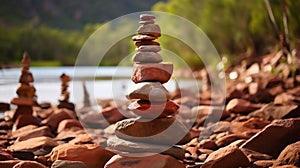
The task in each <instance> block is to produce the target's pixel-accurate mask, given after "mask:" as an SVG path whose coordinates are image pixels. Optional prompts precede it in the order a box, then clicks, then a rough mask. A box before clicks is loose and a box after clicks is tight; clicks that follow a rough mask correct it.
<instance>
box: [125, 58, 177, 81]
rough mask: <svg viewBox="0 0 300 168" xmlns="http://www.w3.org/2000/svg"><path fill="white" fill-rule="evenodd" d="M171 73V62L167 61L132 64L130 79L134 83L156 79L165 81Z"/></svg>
mask: <svg viewBox="0 0 300 168" xmlns="http://www.w3.org/2000/svg"><path fill="white" fill-rule="evenodd" d="M172 73H173V64H172V63H167V62H161V63H145V64H138V63H135V64H134V65H133V73H132V76H131V80H132V81H133V82H134V83H140V82H149V81H158V82H160V83H166V82H168V81H169V79H170V77H171V75H172Z"/></svg>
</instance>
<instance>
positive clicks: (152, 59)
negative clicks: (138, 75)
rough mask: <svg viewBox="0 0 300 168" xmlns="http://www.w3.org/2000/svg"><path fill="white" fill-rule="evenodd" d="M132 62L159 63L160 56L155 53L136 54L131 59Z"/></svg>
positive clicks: (160, 60)
mask: <svg viewBox="0 0 300 168" xmlns="http://www.w3.org/2000/svg"><path fill="white" fill-rule="evenodd" d="M132 60H133V61H134V62H138V63H160V62H162V60H163V59H162V56H161V55H160V54H158V53H155V52H138V53H136V54H134V56H133V57H132Z"/></svg>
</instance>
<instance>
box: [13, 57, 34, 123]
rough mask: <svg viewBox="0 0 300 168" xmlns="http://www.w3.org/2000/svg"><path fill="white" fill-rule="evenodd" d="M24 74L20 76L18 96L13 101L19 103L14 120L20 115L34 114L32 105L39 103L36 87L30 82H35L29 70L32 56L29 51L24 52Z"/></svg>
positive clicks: (15, 103)
mask: <svg viewBox="0 0 300 168" xmlns="http://www.w3.org/2000/svg"><path fill="white" fill-rule="evenodd" d="M22 67H23V68H22V74H21V76H20V78H19V83H20V86H19V88H18V89H17V92H16V93H17V95H18V97H17V98H14V99H13V100H12V101H11V103H12V104H14V105H17V106H18V107H17V109H16V111H15V114H14V116H13V121H16V119H17V118H18V117H19V115H30V116H32V112H33V109H32V106H33V105H37V101H36V95H35V91H36V90H35V88H34V87H33V86H32V85H31V84H30V83H32V82H34V79H33V76H32V73H31V72H30V71H29V68H30V57H29V54H28V53H27V52H24V53H23V59H22Z"/></svg>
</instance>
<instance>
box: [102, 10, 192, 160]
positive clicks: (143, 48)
mask: <svg viewBox="0 0 300 168" xmlns="http://www.w3.org/2000/svg"><path fill="white" fill-rule="evenodd" d="M154 19H155V16H153V15H149V14H142V15H140V22H139V23H140V24H141V26H140V27H139V28H138V30H137V32H138V35H136V36H134V37H132V40H133V41H135V45H136V46H137V49H136V51H137V53H136V54H135V55H134V56H133V61H134V62H135V63H134V66H133V73H132V77H131V79H132V81H133V82H134V83H135V85H133V86H132V87H131V88H129V90H128V94H127V95H126V97H127V98H128V99H130V100H131V101H132V102H131V104H130V105H129V107H128V109H129V110H131V111H132V112H134V113H135V114H136V115H138V116H139V117H137V118H131V119H125V120H122V121H119V122H118V123H116V128H115V134H116V137H114V138H110V139H108V142H107V144H108V147H109V148H111V149H113V150H116V151H122V152H129V153H149V152H152V153H153V152H154V153H155V152H159V153H161V152H163V151H165V150H167V149H169V148H170V149H169V150H168V151H165V154H168V155H171V156H173V157H175V158H179V159H180V158H182V157H183V155H184V152H183V151H182V149H181V148H178V147H174V146H173V145H174V144H183V143H186V142H187V141H189V140H190V134H189V132H188V130H187V128H186V127H185V126H184V125H183V124H182V123H181V122H179V121H178V120H176V118H175V117H174V115H175V114H176V113H177V110H178V108H179V105H177V104H176V103H175V102H173V101H171V100H169V99H170V95H169V93H168V91H167V89H166V88H165V87H164V86H163V85H162V84H164V83H166V82H168V81H169V79H170V77H171V76H172V72H173V64H172V63H166V62H162V57H161V55H160V54H158V53H157V52H159V51H160V50H161V48H160V44H159V43H158V42H155V41H154V40H156V39H157V38H158V37H160V35H161V32H160V27H159V26H158V25H157V24H155V23H154ZM176 139H177V140H176ZM170 151H172V152H170Z"/></svg>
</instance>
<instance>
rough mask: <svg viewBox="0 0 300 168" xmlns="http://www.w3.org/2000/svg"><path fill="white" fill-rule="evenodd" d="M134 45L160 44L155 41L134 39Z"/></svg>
mask: <svg viewBox="0 0 300 168" xmlns="http://www.w3.org/2000/svg"><path fill="white" fill-rule="evenodd" d="M134 45H135V46H137V47H139V46H142V45H158V46H160V44H159V42H156V41H136V42H135V43H134Z"/></svg>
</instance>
